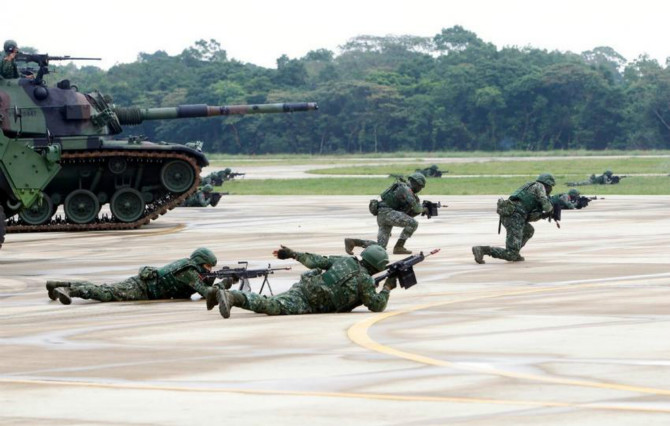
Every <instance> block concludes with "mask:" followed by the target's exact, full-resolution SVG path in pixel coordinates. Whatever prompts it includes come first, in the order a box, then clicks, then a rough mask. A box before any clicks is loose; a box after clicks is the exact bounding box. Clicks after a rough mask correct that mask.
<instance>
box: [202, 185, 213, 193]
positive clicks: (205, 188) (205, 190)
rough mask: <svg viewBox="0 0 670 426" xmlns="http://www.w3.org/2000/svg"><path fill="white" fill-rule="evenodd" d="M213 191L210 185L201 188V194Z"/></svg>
mask: <svg viewBox="0 0 670 426" xmlns="http://www.w3.org/2000/svg"><path fill="white" fill-rule="evenodd" d="M212 191H214V187H213V186H212V185H210V184H207V185H205V186H203V187H202V192H212Z"/></svg>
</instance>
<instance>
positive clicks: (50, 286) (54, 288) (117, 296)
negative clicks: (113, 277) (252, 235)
mask: <svg viewBox="0 0 670 426" xmlns="http://www.w3.org/2000/svg"><path fill="white" fill-rule="evenodd" d="M216 262H217V259H216V256H215V255H214V253H212V251H211V250H209V249H207V248H204V247H201V248H198V249H196V250H195V251H194V252H193V253H191V256H190V257H188V258H185V259H179V260H177V261H175V262H172V263H170V264H168V265H166V266H163V267H162V268H154V267H152V266H143V267H141V268H140V270H139V273H138V274H137V275H135V276H133V277H130V278H128V279H126V280H125V281H121V282H118V283H113V284H101V285H97V284H93V283H91V282H88V281H47V285H46V287H47V292H48V294H49V298H50V299H51V300H56V299H58V300H59V301H60V302H61V303H62V304H64V305H69V304H70V303H72V298H73V297H79V298H82V299H93V300H99V301H101V302H115V301H128V300H155V299H190V298H191V295H192V294H193V293H198V294H200V295H201V296H203V297H207V290H208V289H209V288H210V286H211V285H212V283H213V281H214V280H213V279H211V280H203V279H202V278H201V276H200V274H204V273H206V272H209V271H211V269H212V267H213V266H216ZM228 281H229V282H228ZM228 281H223V282H222V284H221V285H223V286H226V285H228V286H229V285H232V283H233V282H232V280H230V279H228ZM217 285H218V283H217Z"/></svg>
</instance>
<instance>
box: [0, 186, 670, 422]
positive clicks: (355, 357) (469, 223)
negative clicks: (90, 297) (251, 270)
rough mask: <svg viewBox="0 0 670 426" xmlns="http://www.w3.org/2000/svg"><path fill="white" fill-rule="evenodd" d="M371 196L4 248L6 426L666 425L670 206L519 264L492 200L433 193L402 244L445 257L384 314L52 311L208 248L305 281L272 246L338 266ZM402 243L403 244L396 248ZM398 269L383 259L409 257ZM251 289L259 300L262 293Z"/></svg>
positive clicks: (600, 212)
mask: <svg viewBox="0 0 670 426" xmlns="http://www.w3.org/2000/svg"><path fill="white" fill-rule="evenodd" d="M369 198H370V197H319V196H303V197H274V196H262V197H254V196H227V197H224V198H223V200H222V202H221V203H220V204H219V205H218V206H217V207H216V208H211V207H210V208H181V209H175V210H174V211H172V212H169V213H168V214H167V215H166V216H164V217H162V218H160V219H159V220H157V221H155V222H154V223H152V224H151V225H149V226H147V227H145V228H143V229H140V230H135V231H120V232H119V231H117V232H89V233H71V234H63V233H43V234H10V235H8V236H7V241H6V243H5V244H4V245H3V247H2V250H0V423H1V424H118V423H125V424H136V425H145V424H161V425H167V424H205V423H211V424H234V425H237V424H270V423H273V424H310V425H322V424H323V425H341V424H357V425H358V424H360V425H381V424H385V425H408V424H409V425H411V424H417V425H418V424H422V425H423V424H450V425H456V424H458V425H460V424H463V425H526V424H543V425H559V424H560V425H565V424H570V425H574V424H589V425H614V424H616V425H637V424H640V425H641V424H644V425H667V424H669V423H670V356H669V355H670V338H669V337H670V249H669V248H670V197H667V196H664V197H650V196H649V197H648V196H644V197H642V196H611V197H607V199H605V200H598V201H596V202H593V203H592V204H591V205H590V206H589V207H588V208H587V209H585V210H581V211H564V212H563V222H562V227H561V229H560V230H559V229H557V228H556V226H555V225H554V224H553V223H547V222H546V221H542V222H538V223H537V224H536V225H535V228H536V232H535V237H534V238H533V239H532V240H531V241H530V242H529V244H528V245H527V247H526V248H525V249H524V251H523V255H524V256H525V258H526V261H525V262H521V263H506V262H504V261H500V260H495V259H490V258H487V263H486V264H485V265H478V264H476V263H475V262H474V261H473V258H472V254H471V252H470V247H471V246H472V245H479V244H495V245H503V244H504V232H503V235H497V234H496V228H497V215H496V214H495V200H496V198H497V197H493V196H486V197H473V196H468V197H452V196H449V197H447V196H431V197H429V199H431V201H442V203H443V204H448V205H449V207H448V208H443V209H441V211H440V215H439V216H438V217H434V218H432V219H430V220H427V219H426V218H425V217H423V218H420V219H419V220H420V225H419V229H418V231H417V232H416V234H415V236H414V237H413V238H412V239H410V240H409V242H408V244H407V246H408V247H409V248H410V249H416V250H424V251H429V250H431V249H434V248H441V251H440V252H439V253H438V254H437V255H435V256H432V257H429V258H427V259H426V261H425V262H423V263H421V264H419V265H418V266H417V267H416V268H415V270H416V274H417V277H418V279H419V285H417V286H415V287H413V288H411V289H409V290H403V289H396V290H394V291H393V292H392V294H391V299H390V301H389V305H388V308H387V310H386V311H385V312H383V313H372V312H369V311H367V310H366V309H365V308H358V309H356V310H355V311H354V312H353V313H350V314H330V315H308V316H287V317H269V316H265V315H259V314H254V313H250V312H246V311H243V310H240V309H237V308H234V309H233V312H232V316H231V318H230V319H228V320H223V319H222V318H221V317H220V316H219V314H218V312H217V311H216V310H214V311H206V309H205V305H204V302H203V301H202V300H190V301H158V302H135V303H130V302H121V303H105V304H102V303H97V302H88V301H83V300H80V299H75V302H74V303H73V304H72V305H70V306H64V305H61V304H59V303H58V302H52V301H50V300H49V299H48V297H47V294H46V291H45V289H44V284H45V281H46V280H47V279H88V280H92V281H96V282H100V283H102V282H112V281H118V280H122V279H124V278H126V277H128V276H130V275H133V274H135V273H136V272H137V270H138V268H139V267H140V266H142V265H155V266H160V265H163V264H166V263H168V262H170V261H172V260H175V259H178V258H181V257H186V256H188V255H189V253H190V252H191V251H192V250H194V249H195V248H197V247H199V246H206V247H209V248H211V249H212V250H214V251H215V252H216V253H217V255H218V256H219V259H220V261H219V262H220V263H219V266H221V265H233V264H235V263H236V262H237V261H242V260H247V261H249V262H250V266H251V267H263V266H266V265H267V264H268V263H272V265H273V266H292V267H293V270H291V271H280V272H278V273H276V274H275V275H272V276H271V285H272V290H273V291H274V292H275V293H276V292H279V291H283V290H286V289H287V288H288V287H289V286H290V285H291V283H293V282H295V281H297V278H298V276H299V274H300V273H301V272H303V271H304V270H305V269H304V268H303V267H302V266H301V265H300V264H298V263H297V262H295V261H279V260H277V259H274V258H272V256H271V252H272V250H273V249H275V248H277V247H278V246H279V244H280V243H281V244H285V245H287V246H289V247H291V248H293V249H296V250H299V251H310V252H316V253H322V254H344V251H343V243H342V241H343V238H344V237H345V236H359V237H363V238H374V237H375V235H376V222H375V219H374V217H372V216H371V215H370V214H369V213H368V212H367V202H368V199H369ZM397 235H398V233H397V232H395V233H394V237H393V239H392V243H393V241H395V238H396V237H397ZM400 258H401V256H392V259H394V260H397V259H400ZM259 284H260V283H259V282H258V281H253V282H252V287H254V289H255V290H258V287H259Z"/></svg>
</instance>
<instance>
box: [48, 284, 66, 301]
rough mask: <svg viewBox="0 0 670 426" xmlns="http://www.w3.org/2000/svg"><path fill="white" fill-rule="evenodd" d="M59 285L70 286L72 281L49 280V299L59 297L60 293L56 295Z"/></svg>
mask: <svg viewBox="0 0 670 426" xmlns="http://www.w3.org/2000/svg"><path fill="white" fill-rule="evenodd" d="M58 287H70V283H69V282H67V281H47V293H48V294H49V299H51V300H56V299H58V295H56V293H55V291H54V290H56V289H57V288H58Z"/></svg>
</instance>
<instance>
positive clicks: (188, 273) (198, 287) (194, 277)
mask: <svg viewBox="0 0 670 426" xmlns="http://www.w3.org/2000/svg"><path fill="white" fill-rule="evenodd" d="M179 275H180V277H179V279H180V280H185V281H186V282H187V283H188V285H189V286H191V287H192V288H193V290H195V291H196V292H197V293H198V294H199V295H201V296H202V297H207V290H208V289H209V286H208V285H207V284H206V283H205V281H204V280H203V279H202V278H201V277H200V274H198V273H197V272H196V271H195V270H194V269H191V268H188V269H185V270H184V271H183V272H181V273H180V274H179Z"/></svg>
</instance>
